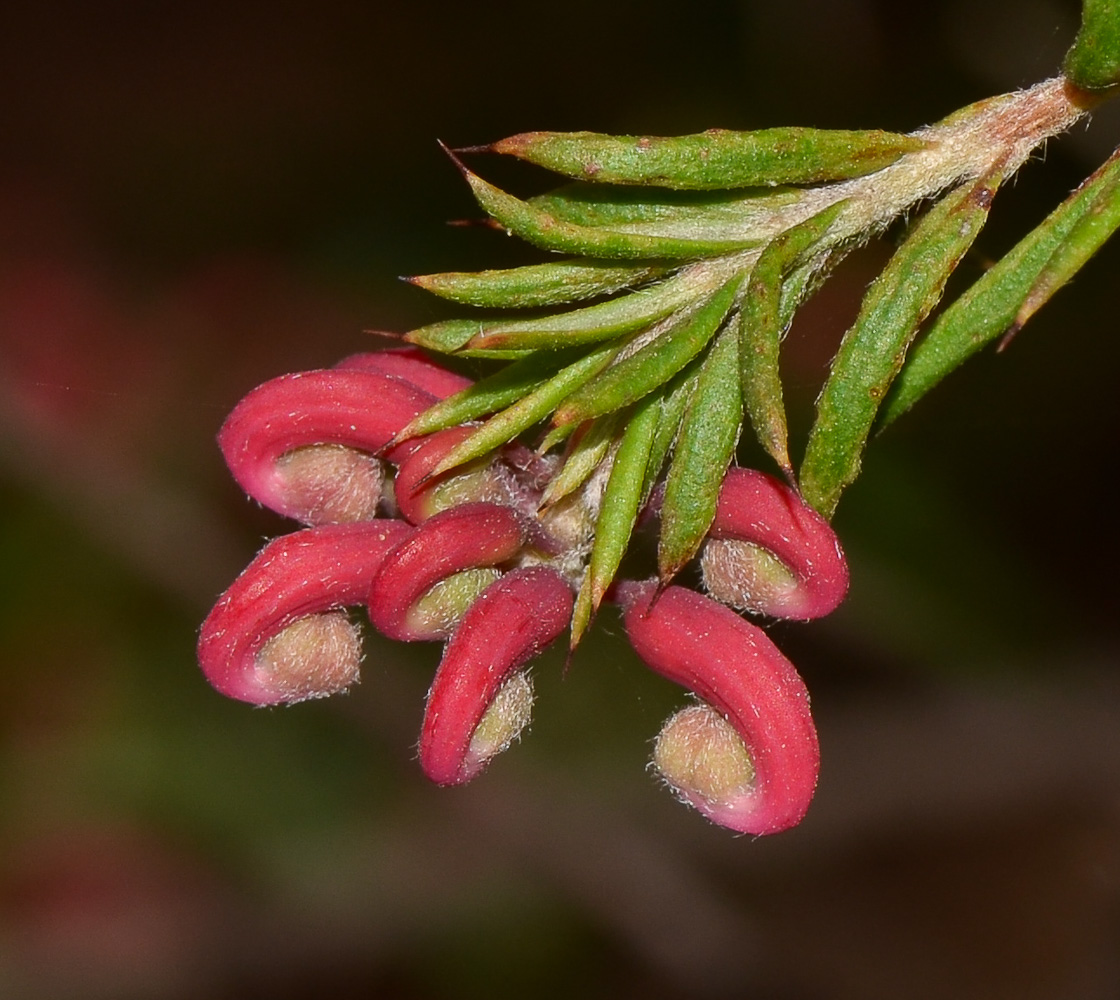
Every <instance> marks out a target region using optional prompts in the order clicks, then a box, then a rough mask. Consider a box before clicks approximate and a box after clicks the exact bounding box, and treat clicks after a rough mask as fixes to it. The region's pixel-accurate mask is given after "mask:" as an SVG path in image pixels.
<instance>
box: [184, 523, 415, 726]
mask: <svg viewBox="0 0 1120 1000" xmlns="http://www.w3.org/2000/svg"><path fill="white" fill-rule="evenodd" d="M412 530H413V529H412V528H411V527H410V526H409V525H407V524H405V523H404V522H403V521H384V520H382V521H365V522H361V523H359V524H337V525H321V526H319V527H316V528H308V529H306V530H304V531H297V532H295V533H293V534H290V535H284V536H282V537H280V538H277V539H274V540H273V541H271V542H269V544H268V545H266V546H265V547H264V548H263V549H262V550H261V551H260V553H259V554H258V555H257V557H256V558H255V559H254V560H253V561H252V562H251V563H249V565H248V566H247V567H246V568H245V570H244V572H242V574H241V575H240V576H239V577H238V578H237V579H236V580H235V581H234V582H233V584H232V585H231V586H230V588H229V589H228V590H227V591H226V592H225V593H224V594H222V596H221V597H220V598H219V599H218V602H217V604H215V605H214V608H213V609H212V610H211V612H210V614H209V615H208V616H207V617H206V621H205V622H203V624H202V631H201V634H200V636H199V641H198V662H199V665H200V666H201V667H202V671H203V673H204V674H205V675H206V679H207V680H208V681H209V682H210V683H211V684H212V685H213V686H214V687H215V688H217V690H218V691H220V692H221V693H222V694H224V695H227V696H228V697H230V698H237V699H238V700H240V701H247V702H251V703H253V704H255V705H277V704H285V703H291V702H296V701H303V700H305V699H307V698H322V697H325V696H327V695H330V694H334V693H336V692H338V691H341V690H343V689H344V688H346V687H348V686H349V685H350V684H352V683H353V682H354V681H355V680H357V675H358V662H359V660H360V658H361V648H360V639H359V636H358V632H357V629H356V628H355V627H354V625H353V624H352V623H351V622H350V620H349V618H348V617H347V616H346V614H345V612H343V611H341V610H340V609H341V608H344V607H347V606H349V605H355V604H360V603H362V602H363V601H364V599H365V597H366V594H367V593H368V592H369V587H370V582H371V581H372V580H373V577H374V575H375V574H376V572H377V569H378V567H379V566H380V565H381V561H382V560H383V559H384V558H385V556H386V555H387V554H388V553H389V552H390V551H391V550H392V549H393V548H395V547H396V546H397V545H399V544H400V543H401V542H402V541H403V540H404V539H405V537H407V535H408V534H410V533H411V531H412Z"/></svg>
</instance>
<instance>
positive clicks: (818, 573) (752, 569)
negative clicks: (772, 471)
mask: <svg viewBox="0 0 1120 1000" xmlns="http://www.w3.org/2000/svg"><path fill="white" fill-rule="evenodd" d="M700 565H701V569H702V571H703V574H704V585H705V586H706V587H707V589H708V592H709V593H710V594H711V595H712V596H713V597H715V598H716V599H717V600H720V601H723V602H724V603H725V604H730V605H731V606H732V607H736V608H739V609H740V610H743V611H755V612H758V613H761V614H766V615H772V616H773V617H775V618H797V619H802V620H807V619H810V618H820V617H822V616H824V615H827V614H828V613H829V612H830V611H833V610H834V609H835V608H836V606H837V605H839V604H840V602H841V601H842V600H843V599H844V595H845V594H846V593H847V592H848V564H847V562H846V560H845V559H844V552H843V550H842V549H841V548H840V542H839V540H838V539H837V537H836V532H834V531H833V530H832V528H831V526H830V525H829V523H828V522H827V521H826V520H825V519H824V518H823V517H821V516H820V514H818V513H817V512H816V511H815V510H813V509H812V508H811V507H810V506H809V505H808V504H807V503H805V501H804V500H802V499H801V497H800V496H799V495H798V493H797V491H796V490H793V489H791V488H790V487H789V486H787V485H786V484H785V483H783V482H781V481H780V480H778V479H775V478H774V477H773V476H768V475H766V474H765V473H763V472H758V471H756V470H754V469H738V468H735V469H730V470H729V471H728V473H727V476H726V478H725V479H724V481H723V486H722V487H721V488H720V494H719V504H718V506H717V509H716V516H715V520H714V522H713V523H712V527H711V530H710V531H709V533H708V539H707V541H706V542H705V543H704V548H703V551H702V553H701V560H700Z"/></svg>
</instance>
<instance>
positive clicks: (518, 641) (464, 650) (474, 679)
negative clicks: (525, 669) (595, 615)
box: [420, 566, 572, 785]
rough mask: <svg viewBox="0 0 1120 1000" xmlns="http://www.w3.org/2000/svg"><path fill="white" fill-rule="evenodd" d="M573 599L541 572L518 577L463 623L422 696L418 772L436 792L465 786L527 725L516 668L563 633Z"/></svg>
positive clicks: (486, 595)
mask: <svg viewBox="0 0 1120 1000" xmlns="http://www.w3.org/2000/svg"><path fill="white" fill-rule="evenodd" d="M571 613H572V592H571V590H570V588H569V587H568V585H567V584H566V583H565V582H564V581H563V580H562V579H561V577H560V575H559V574H558V573H556V572H555V571H553V570H550V569H547V568H545V567H543V566H534V567H529V568H525V569H516V570H512V571H511V572H509V573H507V574H506V575H505V576H503V577H502V578H501V579H500V580H498V581H497V582H496V583H493V584H491V585H490V586H489V587H487V588H486V590H485V591H484V592H483V594H482V596H481V597H479V599H478V600H477V601H475V603H474V604H473V605H471V608H470V610H469V611H468V612H467V613H466V614H465V615H464V616H463V620H462V621H461V622H460V623H459V626H458V628H456V630H455V634H454V635H453V636H452V637H451V641H450V642H449V643H448V644H447V649H446V650H445V652H444V654H443V659H442V660H441V661H440V665H439V670H438V671H437V672H436V676H435V679H434V680H433V681H432V687H431V690H430V691H429V692H428V704H427V708H426V710H425V712H424V725H423V728H422V730H421V734H420V764H421V766H422V767H423V768H424V773H425V774H427V775H428V777H429V778H431V779H432V780H433V781H435V782H437V783H438V784H441V785H457V784H462V783H463V782H466V781H470V779H471V778H473V777H474V776H475V775H476V774H478V773H479V772H480V771H481V770H482V769H483V768H484V767H485V766H486V764H487V763H488V762H489V760H490V758H491V757H493V756H494V755H495V754H497V753H499V752H500V751H502V750H504V749H505V748H506V747H507V746H509V744H510V742H511V741H512V740H513V739H514V738H515V737H516V736H517V734H518V733H519V732H520V731H521V729H522V727H523V726H524V725H525V724H526V723H527V722H528V717H529V710H530V707H531V704H532V688H531V687H530V686H529V684H528V678H526V677H525V676H524V675H523V674H521V673H519V671H520V668H521V667H522V666H523V665H524V664H525V663H526V662H528V661H529V660H530V659H532V657H534V656H536V655H537V654H538V653H539V652H540V651H541V650H542V649H543V648H544V647H545V646H547V645H548V644H549V643H550V642H552V640H553V639H555V638H556V637H557V636H558V635H559V634H560V633H561V632H563V631H564V629H565V628H566V627H567V624H568V619H569V618H570V617H571Z"/></svg>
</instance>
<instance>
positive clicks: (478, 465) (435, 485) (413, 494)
mask: <svg viewBox="0 0 1120 1000" xmlns="http://www.w3.org/2000/svg"><path fill="white" fill-rule="evenodd" d="M475 430H476V428H474V427H471V426H461V427H450V428H448V429H447V430H445V431H436V432H435V433H434V434H429V435H427V436H426V437H424V438H420V439H419V440H415V441H408V442H405V443H404V444H401V445H398V446H396V447H395V448H394V449H393V451H394V453H395V456H394V457H396V456H397V455H400V456H401V457H399V458H397V459H396V460H397V461H398V463H399V464H398V468H397V475H396V478H395V479H394V480H393V492H394V496H395V498H396V503H397V509H398V510H399V511H400V512H401V514H402V516H404V517H405V518H407V519H408V520H409V521H411V522H412V523H413V524H419V523H420V522H421V521H424V520H426V519H427V518H429V517H431V516H432V515H433V514H436V513H438V512H439V511H441V510H446V509H447V508H449V507H455V506H458V505H459V504H463V503H479V502H487V503H506V502H508V500H509V499H510V489H509V486H508V484H507V482H506V481H505V479H506V478H508V476H507V477H505V478H503V476H502V467H501V465H500V463H499V462H498V461H497V460H496V459H493V458H483V459H477V460H475V461H473V462H468V463H466V464H465V465H462V466H460V467H458V468H456V469H453V470H451V471H450V472H448V473H446V474H444V475H441V476H436V477H434V478H432V479H428V478H427V477H428V476H429V474H430V473H431V472H432V471H433V470H434V469H435V468H436V467H437V466H438V465H439V463H440V462H441V461H443V458H444V456H446V455H447V454H449V453H450V452H451V450H452V449H453V448H454V447H455V446H456V445H458V444H460V443H462V442H463V441H465V440H466V439H467V438H469V437H470V436H471V434H473V433H474V431H475Z"/></svg>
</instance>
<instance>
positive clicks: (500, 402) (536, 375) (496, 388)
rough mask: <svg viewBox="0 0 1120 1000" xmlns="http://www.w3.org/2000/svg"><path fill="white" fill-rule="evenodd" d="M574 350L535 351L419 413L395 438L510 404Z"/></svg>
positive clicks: (568, 360) (566, 360) (570, 359)
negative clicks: (535, 352)
mask: <svg viewBox="0 0 1120 1000" xmlns="http://www.w3.org/2000/svg"><path fill="white" fill-rule="evenodd" d="M579 356H580V355H579V353H578V352H576V351H574V350H568V351H555V352H541V353H537V354H532V355H530V356H528V357H526V358H523V359H522V360H520V361H515V362H514V363H513V364H510V365H506V367H505V368H503V369H501V370H500V371H497V372H495V373H494V374H493V375H488V376H487V377H486V378H483V379H479V380H478V381H477V382H475V383H474V385H471V386H468V387H467V388H466V389H463V390H462V391H460V392H457V393H455V394H454V395H453V396H448V397H447V398H446V399H441V400H440V401H439V402H438V403H436V404H434V405H433V406H430V407H429V408H428V409H426V410H425V411H424V412H423V413H421V414H419V415H418V416H416V417H415V418H414V419H413V420H412V421H411V422H410V423H409V424H408V426H407V427H405V428H404V430H402V431H401V432H400V433H399V434H398V435H397V436H396V438H395V439H394V440H395V441H396V442H397V443H399V442H401V441H407V440H409V438H414V437H419V436H420V435H421V434H431V433H432V432H433V431H441V430H444V429H446V428H448V427H456V426H458V425H459V424H465V423H466V422H467V421H469V420H475V419H477V418H478V417H482V416H485V415H486V414H487V413H496V412H497V411H498V410H501V409H504V408H505V407H507V406H511V405H512V404H514V403H516V402H517V401H518V400H519V399H521V398H523V397H524V396H526V395H527V394H528V393H530V392H532V391H533V390H534V389H535V388H536V387H537V386H539V385H540V384H541V383H542V382H545V381H547V380H548V379H550V378H552V377H553V376H554V375H555V374H556V373H557V371H558V370H559V369H560V368H562V367H563V366H564V365H565V364H571V363H572V362H573V361H575V360H576V359H577V358H578V357H579Z"/></svg>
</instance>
